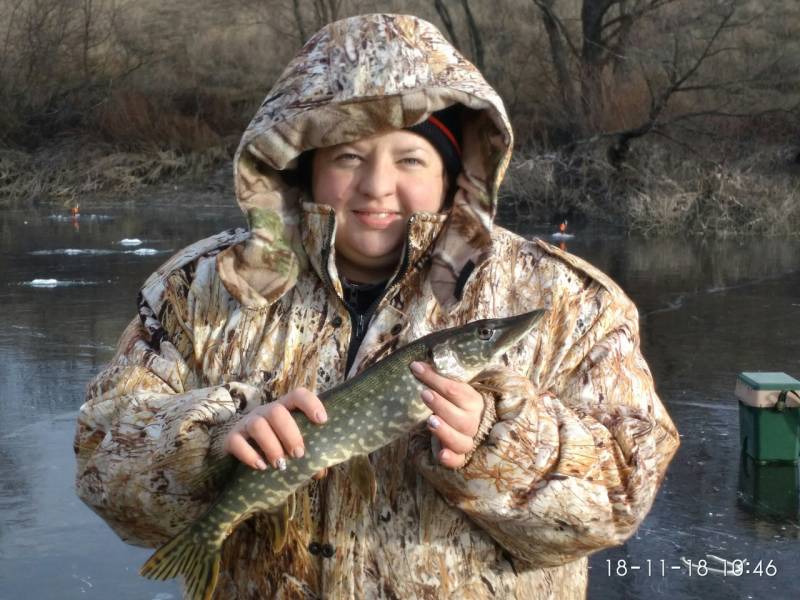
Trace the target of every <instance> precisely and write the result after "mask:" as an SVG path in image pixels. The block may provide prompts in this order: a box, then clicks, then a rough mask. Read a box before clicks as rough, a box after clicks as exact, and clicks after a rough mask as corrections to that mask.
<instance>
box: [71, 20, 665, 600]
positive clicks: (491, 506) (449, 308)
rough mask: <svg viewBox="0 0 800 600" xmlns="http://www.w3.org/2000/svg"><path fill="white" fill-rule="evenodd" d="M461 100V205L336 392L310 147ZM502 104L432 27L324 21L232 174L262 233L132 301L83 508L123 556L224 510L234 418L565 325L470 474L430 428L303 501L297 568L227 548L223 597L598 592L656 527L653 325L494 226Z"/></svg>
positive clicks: (330, 305)
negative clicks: (217, 501)
mask: <svg viewBox="0 0 800 600" xmlns="http://www.w3.org/2000/svg"><path fill="white" fill-rule="evenodd" d="M454 102H459V103H461V104H463V105H464V106H466V107H468V109H469V110H467V111H465V112H466V116H465V120H464V140H463V148H464V161H463V162H464V169H463V172H462V173H461V175H460V176H459V178H458V191H457V192H456V195H455V200H454V202H453V205H452V208H451V209H450V210H449V211H448V212H447V213H443V214H430V213H416V214H415V215H414V216H412V218H411V220H410V222H409V225H408V230H407V239H406V244H405V250H404V255H403V260H402V261H401V264H400V265H399V266H398V269H397V272H396V273H395V276H394V277H393V279H392V280H391V282H390V285H389V286H388V288H387V291H386V292H385V294H384V296H383V297H382V299H381V301H380V303H379V305H378V308H377V310H376V311H375V313H374V314H373V316H372V319H371V321H370V323H369V326H368V329H367V333H366V336H365V337H364V340H363V342H362V344H361V346H360V348H359V350H358V353H357V355H356V357H355V361H354V363H353V365H352V367H351V369H350V372H349V373H345V365H346V359H347V351H348V345H349V342H350V336H351V323H350V318H349V315H348V312H347V310H346V308H345V307H344V305H343V303H342V301H341V295H342V288H341V283H340V281H339V278H338V275H337V272H336V263H335V257H334V248H333V239H334V236H335V225H336V224H335V219H334V216H333V213H332V211H331V209H329V208H328V207H326V206H322V205H316V204H313V203H309V202H304V193H303V191H302V189H301V188H299V187H296V186H294V185H293V184H292V183H291V181H292V180H291V177H288V176H287V175H286V173H287V172H290V171H291V169H292V168H294V166H295V165H296V158H297V156H298V154H299V153H300V152H302V151H304V150H306V149H308V148H314V147H322V146H326V145H330V144H335V143H339V142H343V141H346V140H352V139H358V138H360V137H364V136H365V135H368V134H370V133H372V132H375V131H380V130H385V129H386V128H390V127H394V128H399V127H405V126H408V125H411V124H413V123H415V122H418V121H420V120H423V119H425V118H426V117H427V115H428V114H429V113H430V112H432V111H435V110H438V109H440V108H443V107H445V106H448V105H450V104H452V103H454ZM511 145H512V137H511V130H510V127H509V125H508V121H507V118H506V115H505V111H504V108H503V105H502V103H501V101H500V99H499V98H498V97H497V95H496V93H495V92H494V91H493V90H492V89H491V87H489V86H488V84H486V82H485V81H484V80H483V78H482V77H481V76H480V74H479V73H478V72H477V71H476V70H475V69H474V67H472V66H471V65H470V64H469V63H468V62H466V61H465V60H464V59H463V57H461V56H460V55H459V54H458V53H457V52H456V51H455V50H454V49H453V48H452V47H451V46H450V45H449V44H447V42H446V41H445V40H444V39H443V38H442V37H441V35H440V34H439V32H438V31H436V30H435V29H434V28H433V27H432V26H431V25H429V24H428V23H425V22H424V21H420V20H419V19H416V18H412V17H401V16H395V15H369V16H364V17H356V18H352V19H346V20H344V21H340V22H337V23H334V24H332V25H329V26H328V27H326V28H325V29H323V30H322V31H321V32H319V33H318V34H317V35H316V36H314V38H312V39H311V40H310V41H309V42H308V43H307V44H306V46H305V47H304V49H303V51H302V52H301V54H300V55H299V56H298V57H297V58H296V59H295V60H294V61H293V62H292V63H290V65H289V66H288V67H287V70H286V71H285V72H284V74H283V75H282V76H281V78H280V79H279V81H278V83H277V84H276V85H275V87H274V88H273V90H272V91H271V92H270V94H269V96H268V98H267V99H266V100H265V102H264V104H263V105H262V107H261V109H260V110H259V112H258V113H257V115H256V117H255V118H254V119H253V121H252V123H251V124H250V126H249V128H248V130H247V131H246V133H245V135H244V137H243V139H242V143H241V145H240V147H239V150H238V151H237V154H236V158H235V175H236V193H237V199H238V201H239V203H240V205H241V206H242V209H243V210H244V212H245V214H246V215H247V217H248V221H249V225H250V227H249V231H231V232H224V233H222V234H219V235H218V236H214V237H212V238H209V239H207V240H202V241H200V242H198V243H197V244H195V245H193V246H191V247H189V248H187V249H185V250H184V251H183V252H181V253H179V254H178V255H176V256H175V257H173V258H172V259H171V260H170V261H169V262H168V263H166V264H165V265H164V266H162V267H161V268H160V269H159V270H158V271H157V272H156V273H154V274H153V275H152V276H151V277H150V278H149V279H148V281H147V282H146V283H145V285H144V287H143V288H142V291H141V295H140V300H139V314H138V315H137V317H136V318H135V319H134V320H133V321H132V322H131V323H130V325H129V326H128V328H127V329H126V331H125V332H124V334H123V336H122V339H121V340H120V342H119V346H118V350H117V353H116V356H115V357H114V359H113V360H112V362H111V363H110V364H109V365H108V366H107V367H106V368H105V370H104V371H103V372H101V373H100V374H99V375H98V376H97V377H96V378H95V379H94V381H93V382H92V383H91V384H90V386H89V389H88V396H87V400H86V403H85V404H84V405H83V406H82V407H81V410H80V415H79V417H78V426H77V431H76V440H75V451H76V454H77V462H78V471H77V490H78V493H79V495H80V496H81V498H82V499H83V500H84V501H85V502H86V503H87V504H89V505H90V506H91V507H92V508H93V509H94V510H95V511H96V512H97V513H98V514H100V515H101V516H102V517H103V518H104V519H105V520H106V521H107V522H108V523H109V525H110V526H111V527H112V528H113V529H114V530H115V531H116V532H117V533H118V534H119V535H120V536H121V537H122V538H123V539H124V540H126V541H128V542H130V543H134V544H139V545H145V546H155V545H158V544H160V543H163V542H164V541H166V539H168V538H169V537H170V536H172V535H174V534H175V533H177V532H178V531H179V529H180V528H181V527H183V526H184V525H185V524H186V523H187V522H188V521H189V520H191V519H193V518H195V517H197V516H199V515H200V514H201V513H202V511H203V510H204V509H205V508H206V507H207V506H208V504H209V502H211V501H212V500H213V497H214V486H213V483H212V482H210V481H206V482H205V483H204V482H203V478H202V477H198V475H202V474H203V473H204V472H205V471H206V470H207V469H208V467H209V466H210V465H211V464H212V463H213V462H214V461H216V460H218V459H219V457H220V456H221V455H222V450H221V442H222V439H223V437H224V435H225V434H226V433H227V431H228V430H229V429H230V427H231V425H232V424H233V423H235V422H236V421H237V419H239V418H240V417H241V415H242V414H244V413H246V412H247V411H248V410H250V409H252V408H253V407H254V406H256V405H258V404H259V403H261V402H265V401H269V400H270V399H273V398H277V397H279V396H280V395H282V394H284V393H286V392H288V391H289V390H291V389H293V388H296V387H298V386H305V387H307V388H309V389H311V390H316V391H317V392H321V391H324V390H326V389H328V388H330V387H332V386H334V385H336V384H337V383H339V382H341V381H342V380H344V379H345V378H346V377H349V376H352V375H353V374H355V373H357V372H359V371H361V370H363V369H364V368H366V367H367V366H369V365H370V364H373V363H374V362H375V361H377V360H379V359H380V358H382V357H384V356H386V355H388V354H389V353H391V352H392V351H393V350H394V349H396V348H397V347H398V346H399V345H402V344H404V343H407V342H409V341H411V340H414V339H416V338H418V337H420V336H423V335H425V334H427V333H429V332H431V331H434V330H438V329H441V328H444V327H450V326H454V325H458V324H462V323H465V322H467V321H471V320H475V319H481V318H488V317H499V316H507V315H512V314H517V313H521V312H524V311H527V310H531V309H532V308H536V307H545V308H547V309H549V312H548V313H547V316H546V318H545V319H544V320H543V321H542V322H541V324H540V326H538V328H537V329H536V331H535V332H534V333H533V334H531V335H530V336H528V337H527V338H526V340H525V341H524V342H523V343H521V344H519V345H518V347H516V348H515V349H514V350H513V351H512V352H510V353H509V354H508V356H507V364H506V366H505V367H504V368H503V369H499V370H494V371H492V372H489V373H486V374H484V375H483V376H482V377H480V378H479V380H478V381H477V382H476V383H475V385H476V387H477V388H478V389H479V390H480V391H481V392H482V394H483V396H484V400H485V402H486V410H485V418H484V422H483V425H484V427H483V428H482V431H481V432H479V437H478V438H477V439H476V442H477V446H476V450H475V451H474V452H473V453H472V455H471V457H470V459H469V461H468V463H467V464H466V465H465V466H464V467H463V468H461V469H459V470H450V469H446V468H444V467H441V466H439V465H437V464H435V462H434V461H433V460H432V458H431V457H432V453H431V449H430V448H431V437H430V435H429V434H428V433H427V431H426V430H425V428H424V426H423V427H421V428H420V429H419V430H416V431H414V432H413V433H412V434H410V435H409V436H407V437H406V438H403V439H400V440H399V441H397V442H396V443H393V444H390V445H389V446H386V447H384V448H382V449H381V450H379V451H377V452H374V453H373V454H372V455H370V457H369V459H370V462H371V464H372V467H373V469H374V471H375V474H376V478H377V483H378V492H377V497H376V498H375V500H374V502H371V503H368V502H364V501H363V500H362V496H361V495H360V494H359V493H358V492H357V491H356V490H354V488H353V486H352V485H351V483H350V481H351V480H350V478H349V477H348V465H347V464H344V465H340V466H338V467H336V468H333V469H331V470H330V472H329V474H328V476H327V477H326V478H325V479H323V480H321V481H314V482H311V483H309V485H308V486H306V487H305V488H303V489H302V490H301V491H300V492H298V494H297V496H298V498H297V499H298V502H297V506H298V507H299V508H298V510H297V511H296V513H295V516H294V519H293V520H292V521H291V523H290V525H289V531H288V539H289V542H288V544H287V546H286V547H284V549H283V550H282V551H281V552H272V550H271V548H270V543H269V540H270V537H271V536H270V531H269V528H270V527H271V525H270V522H269V520H268V519H266V518H263V517H261V516H256V517H254V518H251V519H250V520H249V521H247V522H246V523H245V524H243V525H242V526H240V527H239V528H237V529H236V530H235V532H234V533H233V534H232V536H231V537H230V538H229V539H228V540H227V542H226V544H225V546H224V549H223V563H222V569H221V573H220V581H219V585H218V587H217V592H216V596H215V597H217V598H226V599H227V598H252V599H256V598H268V597H278V598H296V597H298V598H314V597H325V598H417V597H420V598H450V597H452V598H476V599H477V598H554V599H555V598H558V599H562V598H582V597H584V595H585V590H586V581H587V568H586V566H587V565H586V556H587V555H588V554H589V553H591V552H594V551H597V550H600V549H602V548H607V547H609V546H613V545H616V544H620V543H622V542H623V541H624V540H625V539H626V538H627V537H628V536H630V535H631V534H632V533H633V532H634V531H635V530H636V528H637V526H638V525H639V524H640V523H641V521H642V519H643V518H644V517H645V515H646V514H647V512H648V510H649V509H650V506H651V504H652V502H653V499H654V497H655V494H656V492H657V490H658V486H659V483H660V482H661V480H662V478H663V476H664V472H665V470H666V468H667V465H668V463H669V461H670V459H671V458H672V456H673V454H674V453H675V450H676V449H677V446H678V435H677V432H676V431H675V428H674V426H673V424H672V422H671V420H670V418H669V416H668V415H667V413H666V411H665V410H664V407H663V406H662V404H661V402H660V401H659V399H658V397H657V396H656V394H655V392H654V388H653V381H652V378H651V375H650V372H649V370H648V367H647V365H646V363H645V362H644V360H643V358H642V356H641V353H640V350H639V334H638V315H637V312H636V309H635V307H634V306H633V304H632V303H631V302H630V301H629V300H628V299H627V298H626V296H625V295H624V294H623V293H622V291H621V290H620V289H619V288H618V287H617V286H616V285H615V284H614V283H613V282H612V281H610V280H609V279H608V278H607V277H606V276H604V275H603V274H602V273H600V272H598V271H597V270H595V269H594V268H592V267H591V266H589V265H588V264H586V263H585V262H583V261H581V260H580V259H577V258H575V257H573V256H571V255H568V254H566V253H563V252H560V251H559V250H557V249H555V248H552V247H551V246H549V245H547V244H545V243H543V242H540V241H527V240H524V239H522V238H520V237H518V236H516V235H514V234H512V233H510V232H508V231H506V230H504V229H502V228H500V227H498V226H495V225H493V223H492V221H493V217H494V214H495V209H496V198H497V187H498V185H499V183H500V180H501V179H502V177H503V174H504V172H505V167H506V165H507V163H508V158H509V156H510V152H511Z"/></svg>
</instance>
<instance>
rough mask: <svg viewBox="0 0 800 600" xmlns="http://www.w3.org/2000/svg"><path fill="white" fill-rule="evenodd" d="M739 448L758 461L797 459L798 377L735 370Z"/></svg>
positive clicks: (799, 453)
mask: <svg viewBox="0 0 800 600" xmlns="http://www.w3.org/2000/svg"><path fill="white" fill-rule="evenodd" d="M736 398H738V400H739V439H740V442H741V447H742V452H743V453H744V454H746V455H747V456H750V457H752V458H754V459H755V460H758V461H762V462H792V463H794V462H797V461H798V459H800V381H798V380H796V379H794V378H793V377H790V376H789V375H787V374H786V373H753V372H748V373H739V377H738V378H737V380H736Z"/></svg>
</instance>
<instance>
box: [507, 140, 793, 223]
mask: <svg viewBox="0 0 800 600" xmlns="http://www.w3.org/2000/svg"><path fill="white" fill-rule="evenodd" d="M794 152H795V150H794V149H793V148H791V147H785V146H782V147H774V148H770V149H763V150H761V151H760V152H758V153H756V154H754V155H752V156H750V157H748V158H747V159H746V160H744V159H743V160H740V161H733V162H730V163H726V164H724V165H723V164H720V163H713V162H711V161H702V160H699V159H698V158H697V156H695V155H693V154H687V153H685V152H684V153H681V152H678V151H676V150H675V148H673V147H669V146H667V145H664V144H648V145H647V147H646V148H642V149H640V150H639V151H638V152H637V155H636V156H634V159H633V160H632V161H631V163H630V164H627V165H625V166H624V167H623V169H622V170H616V169H614V168H612V167H611V166H610V165H609V164H608V163H607V162H606V161H605V160H603V159H602V158H601V157H600V156H598V155H597V154H596V153H595V154H594V155H593V154H590V153H587V154H584V155H582V156H575V155H572V156H571V157H569V158H568V157H566V156H564V155H561V154H557V153H542V154H529V155H528V156H527V157H522V156H520V155H519V153H518V157H517V158H516V159H515V160H514V161H512V164H511V167H510V168H509V173H508V179H507V182H506V184H505V185H504V187H503V194H504V196H505V199H506V201H507V202H512V203H514V205H515V206H516V209H517V211H518V214H519V215H520V216H521V217H529V218H530V217H533V218H536V219H537V220H539V221H552V220H553V219H554V218H556V217H557V216H559V215H564V214H567V213H572V214H578V215H581V216H582V217H585V218H587V219H589V220H592V221H594V222H608V223H613V224H615V225H620V224H623V225H624V227H625V229H627V230H628V231H629V232H632V233H637V234H642V235H646V236H653V235H689V236H729V235H752V234H757V235H767V236H798V235H800V165H796V164H794V163H793V158H794Z"/></svg>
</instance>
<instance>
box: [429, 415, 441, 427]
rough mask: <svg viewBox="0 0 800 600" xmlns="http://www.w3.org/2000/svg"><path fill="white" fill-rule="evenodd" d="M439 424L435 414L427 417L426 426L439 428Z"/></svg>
mask: <svg viewBox="0 0 800 600" xmlns="http://www.w3.org/2000/svg"><path fill="white" fill-rule="evenodd" d="M441 424H442V422H441V421H440V420H439V417H437V416H436V415H431V416H430V417H428V427H430V428H431V429H439V425H441Z"/></svg>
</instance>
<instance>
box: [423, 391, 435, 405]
mask: <svg viewBox="0 0 800 600" xmlns="http://www.w3.org/2000/svg"><path fill="white" fill-rule="evenodd" d="M422 401H423V402H424V403H425V404H430V403H431V402H433V394H432V393H431V391H430V390H425V391H423V392H422Z"/></svg>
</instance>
